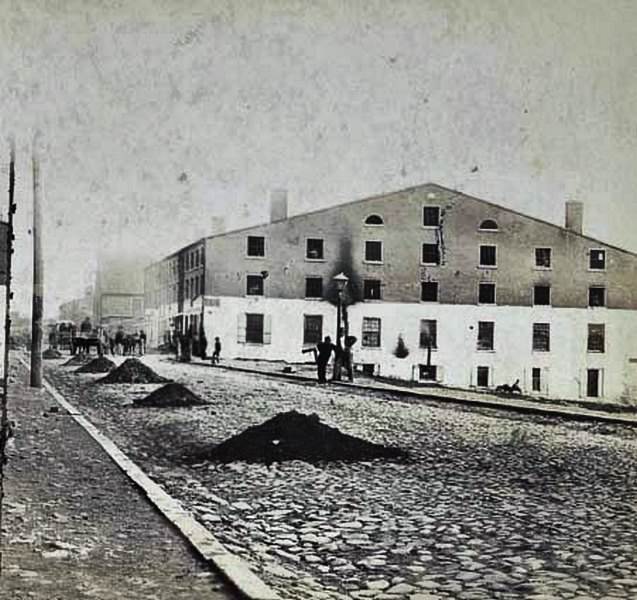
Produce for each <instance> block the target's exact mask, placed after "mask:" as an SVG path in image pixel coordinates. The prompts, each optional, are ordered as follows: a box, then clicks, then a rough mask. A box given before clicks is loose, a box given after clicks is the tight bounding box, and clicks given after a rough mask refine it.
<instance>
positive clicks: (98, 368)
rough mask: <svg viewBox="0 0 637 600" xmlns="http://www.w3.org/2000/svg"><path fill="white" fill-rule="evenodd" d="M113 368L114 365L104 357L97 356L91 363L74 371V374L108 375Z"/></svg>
mask: <svg viewBox="0 0 637 600" xmlns="http://www.w3.org/2000/svg"><path fill="white" fill-rule="evenodd" d="M114 367H115V363H114V362H113V361H112V360H110V359H108V358H106V357H105V356H99V357H97V358H94V359H93V360H92V361H91V362H89V363H86V364H85V365H84V366H82V367H80V368H79V369H76V370H75V372H76V373H108V372H109V371H110V370H111V369H113V368H114Z"/></svg>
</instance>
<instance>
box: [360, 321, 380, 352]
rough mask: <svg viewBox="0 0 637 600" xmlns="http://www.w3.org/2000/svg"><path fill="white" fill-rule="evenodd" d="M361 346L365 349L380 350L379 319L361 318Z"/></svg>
mask: <svg viewBox="0 0 637 600" xmlns="http://www.w3.org/2000/svg"><path fill="white" fill-rule="evenodd" d="M362 338H363V339H362V342H361V343H362V345H363V346H365V347H367V348H380V319H378V318H375V317H363V335H362Z"/></svg>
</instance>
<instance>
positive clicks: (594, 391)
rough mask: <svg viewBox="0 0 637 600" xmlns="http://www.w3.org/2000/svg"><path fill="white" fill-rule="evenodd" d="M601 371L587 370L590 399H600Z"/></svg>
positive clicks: (587, 389) (587, 392)
mask: <svg viewBox="0 0 637 600" xmlns="http://www.w3.org/2000/svg"><path fill="white" fill-rule="evenodd" d="M600 379H601V377H600V369H587V370H586V395H587V396H588V397H589V398H599V396H600V392H601V389H600V388H601V385H600V383H601V382H600Z"/></svg>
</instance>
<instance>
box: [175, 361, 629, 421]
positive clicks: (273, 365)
mask: <svg viewBox="0 0 637 600" xmlns="http://www.w3.org/2000/svg"><path fill="white" fill-rule="evenodd" d="M164 358H165V359H168V360H173V361H174V360H175V359H174V357H173V356H171V355H165V356H164ZM192 364H198V365H201V366H210V367H212V365H211V364H210V360H205V361H204V360H202V359H200V358H195V357H193V360H192ZM286 366H287V367H292V369H293V372H284V371H283V369H284V367H286ZM215 368H225V369H230V370H234V371H243V372H246V373H255V374H261V375H270V376H272V377H280V378H283V379H288V380H297V381H299V382H314V383H316V368H315V366H314V365H311V364H294V365H290V364H288V363H285V362H283V361H257V360H237V359H225V360H222V361H221V364H220V365H218V367H215ZM331 385H334V384H331ZM335 385H339V386H347V387H353V388H355V389H359V390H367V391H374V392H385V393H388V394H395V395H399V396H406V397H411V398H421V399H423V400H434V401H439V402H450V403H456V404H464V405H468V406H478V407H481V408H495V409H501V410H510V411H515V412H522V413H528V414H536V415H540V416H542V415H544V416H555V417H562V418H567V419H573V420H589V421H591V420H592V421H601V422H605V423H615V424H620V425H637V411H629V410H626V411H618V410H617V408H618V407H617V406H616V405H611V404H608V406H607V407H605V406H604V405H603V404H602V403H594V402H589V403H588V404H589V405H590V408H589V407H587V406H583V405H584V404H586V402H585V401H580V402H578V403H575V402H568V401H560V400H551V399H547V398H542V399H539V398H538V399H534V398H529V397H528V396H521V397H515V396H513V397H511V396H509V397H506V396H498V395H496V394H493V393H489V392H478V391H472V390H464V389H458V388H447V387H433V386H432V387H414V386H408V385H401V383H400V382H397V383H395V384H394V383H388V382H386V381H379V380H376V379H374V378H371V377H365V376H362V375H360V374H357V375H356V376H355V382H354V383H348V382H345V381H343V382H338V383H336V384H335Z"/></svg>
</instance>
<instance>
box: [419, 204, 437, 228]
mask: <svg viewBox="0 0 637 600" xmlns="http://www.w3.org/2000/svg"><path fill="white" fill-rule="evenodd" d="M422 224H423V227H438V226H439V225H440V207H439V206H423V208H422Z"/></svg>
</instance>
